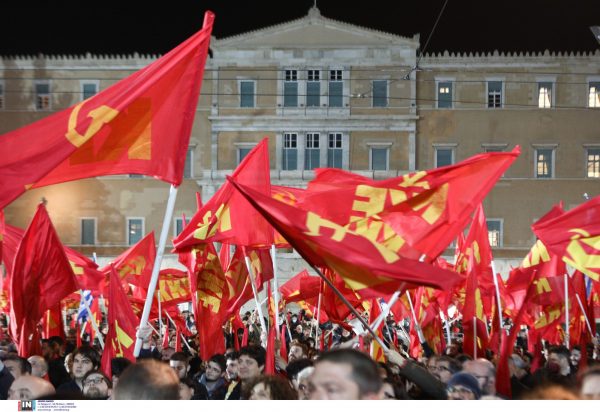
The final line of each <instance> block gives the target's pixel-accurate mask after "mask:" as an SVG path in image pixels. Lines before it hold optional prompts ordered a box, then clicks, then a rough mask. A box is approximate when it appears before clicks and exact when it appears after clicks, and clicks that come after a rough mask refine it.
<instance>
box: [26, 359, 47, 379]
mask: <svg viewBox="0 0 600 412" xmlns="http://www.w3.org/2000/svg"><path fill="white" fill-rule="evenodd" d="M27 361H28V362H29V364H30V365H31V374H32V375H33V376H37V377H38V378H42V379H46V380H49V377H48V362H46V359H44V357H43V356H39V355H33V356H30V357H29V358H27Z"/></svg>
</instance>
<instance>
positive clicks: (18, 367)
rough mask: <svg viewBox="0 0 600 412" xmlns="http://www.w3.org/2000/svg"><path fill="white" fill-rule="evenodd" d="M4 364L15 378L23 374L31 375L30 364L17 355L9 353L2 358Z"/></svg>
mask: <svg viewBox="0 0 600 412" xmlns="http://www.w3.org/2000/svg"><path fill="white" fill-rule="evenodd" d="M4 366H5V367H6V370H8V371H9V372H10V374H11V375H12V376H13V378H15V379H17V378H19V377H21V376H23V375H31V364H30V363H29V362H28V361H27V359H25V358H22V357H20V356H17V355H9V356H8V357H7V358H6V359H4Z"/></svg>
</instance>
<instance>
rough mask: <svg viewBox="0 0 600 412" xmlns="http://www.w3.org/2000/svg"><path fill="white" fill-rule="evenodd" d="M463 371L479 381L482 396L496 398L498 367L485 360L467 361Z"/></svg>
mask: <svg viewBox="0 0 600 412" xmlns="http://www.w3.org/2000/svg"><path fill="white" fill-rule="evenodd" d="M463 371H464V372H467V373H469V374H471V375H472V376H474V377H475V379H477V382H479V389H480V390H481V395H486V396H496V367H495V366H494V364H493V363H492V362H490V361H489V360H487V359H483V358H478V359H475V360H471V361H467V362H465V363H464V364H463Z"/></svg>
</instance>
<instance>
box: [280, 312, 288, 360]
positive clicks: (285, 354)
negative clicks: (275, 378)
mask: <svg viewBox="0 0 600 412" xmlns="http://www.w3.org/2000/svg"><path fill="white" fill-rule="evenodd" d="M286 334H287V325H286V324H285V322H284V324H283V325H282V327H281V334H280V337H279V339H280V341H281V349H280V350H279V354H280V355H281V357H282V358H283V360H284V361H286V362H287V361H288V348H287V336H286Z"/></svg>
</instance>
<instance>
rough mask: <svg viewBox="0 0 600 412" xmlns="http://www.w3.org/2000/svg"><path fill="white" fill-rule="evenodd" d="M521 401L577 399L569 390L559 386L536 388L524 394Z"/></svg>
mask: <svg viewBox="0 0 600 412" xmlns="http://www.w3.org/2000/svg"><path fill="white" fill-rule="evenodd" d="M521 399H523V400H561V401H571V400H573V401H574V400H578V399H579V397H578V396H577V395H576V394H575V393H573V392H571V391H570V390H569V389H567V388H565V387H564V386H560V385H550V386H538V387H536V388H534V389H532V390H531V391H528V392H525V394H524V395H523V396H522V397H521Z"/></svg>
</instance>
